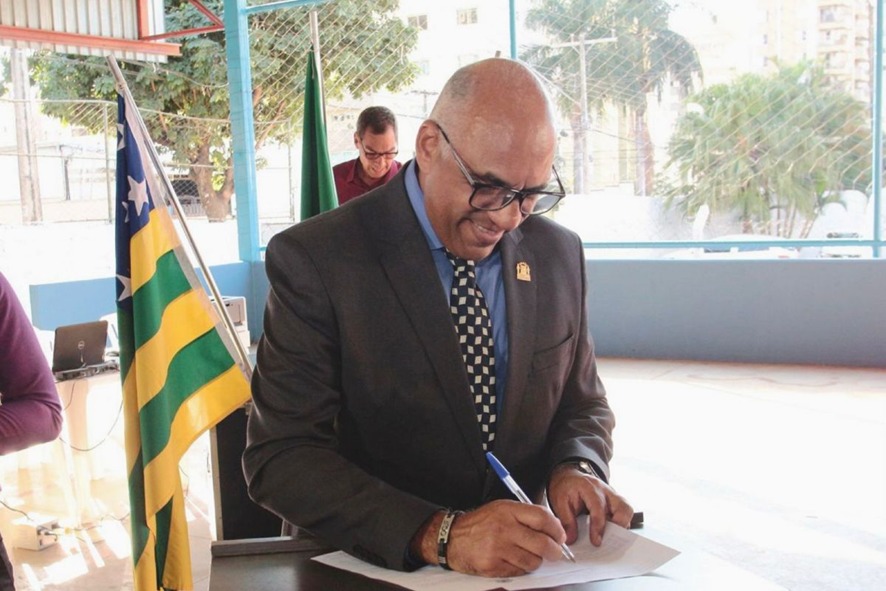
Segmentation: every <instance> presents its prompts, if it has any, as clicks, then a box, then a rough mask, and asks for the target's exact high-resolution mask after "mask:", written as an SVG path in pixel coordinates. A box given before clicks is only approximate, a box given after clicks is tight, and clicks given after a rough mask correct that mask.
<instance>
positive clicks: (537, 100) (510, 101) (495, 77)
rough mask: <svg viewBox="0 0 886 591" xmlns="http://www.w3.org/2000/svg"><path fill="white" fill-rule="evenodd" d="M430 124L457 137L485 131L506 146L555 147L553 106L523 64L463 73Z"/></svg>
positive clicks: (495, 63)
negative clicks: (519, 143) (551, 142)
mask: <svg viewBox="0 0 886 591" xmlns="http://www.w3.org/2000/svg"><path fill="white" fill-rule="evenodd" d="M430 118H431V119H433V120H434V121H437V122H438V123H440V124H441V125H443V126H444V128H445V129H446V130H447V132H449V133H450V134H451V135H456V136H462V135H463V134H465V133H468V132H469V131H471V130H473V131H483V132H484V134H483V135H485V136H488V137H495V138H498V140H499V143H501V144H505V143H512V142H515V141H523V140H528V141H532V145H534V146H540V145H543V144H548V143H549V142H547V141H545V140H546V139H547V138H546V137H545V136H550V137H553V134H554V127H553V114H552V109H551V105H550V101H549V100H548V97H547V94H546V93H545V90H544V88H543V87H542V86H541V84H540V83H539V80H538V78H537V77H536V76H535V74H533V73H532V71H531V70H529V69H528V68H527V67H526V66H525V65H523V64H522V63H520V62H517V61H514V60H509V59H502V58H490V59H486V60H482V61H479V62H475V63H473V64H470V65H467V66H465V67H463V68H461V69H459V70H457V71H456V72H455V74H453V75H452V77H451V78H450V79H449V80H448V81H447V82H446V85H445V86H444V87H443V90H442V92H441V93H440V97H439V98H438V100H437V103H436V104H435V105H434V109H433V111H431V117H430ZM517 132H521V133H517ZM483 139H486V138H484V137H476V136H475V137H474V138H473V140H477V141H479V140H483ZM512 145H513V144H512ZM523 147H528V146H527V145H526V144H524V145H523Z"/></svg>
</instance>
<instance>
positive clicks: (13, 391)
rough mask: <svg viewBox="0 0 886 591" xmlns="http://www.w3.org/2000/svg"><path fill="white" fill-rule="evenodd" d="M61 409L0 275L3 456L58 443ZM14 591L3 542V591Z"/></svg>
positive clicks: (0, 588)
mask: <svg viewBox="0 0 886 591" xmlns="http://www.w3.org/2000/svg"><path fill="white" fill-rule="evenodd" d="M61 428H62V407H61V403H60V402H59V398H58V390H56V387H55V379H54V378H53V376H52V371H51V370H50V369H49V364H48V363H47V361H46V357H45V356H44V355H43V350H42V349H41V347H40V343H39V341H38V340H37V335H36V334H35V333H34V328H33V327H32V326H31V321H30V319H29V318H28V315H27V314H26V313H25V309H24V308H23V307H22V304H21V302H20V301H19V299H18V297H17V296H16V295H15V292H14V291H13V290H12V286H11V285H9V282H8V281H7V280H6V277H5V276H4V275H3V274H2V273H0V454H3V455H5V454H8V453H12V452H16V451H19V450H22V449H25V448H27V447H31V446H32V445H37V444H38V443H46V442H47V441H52V440H53V439H55V438H56V437H58V435H59V432H60V431H61ZM14 589H15V579H14V577H13V572H12V564H11V562H10V561H9V556H8V555H7V553H6V548H5V547H4V545H3V540H2V538H0V591H8V590H14Z"/></svg>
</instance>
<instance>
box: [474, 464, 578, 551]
mask: <svg viewBox="0 0 886 591" xmlns="http://www.w3.org/2000/svg"><path fill="white" fill-rule="evenodd" d="M486 459H487V460H489V463H490V464H491V465H492V469H493V470H495V473H496V474H497V475H498V477H499V478H500V479H501V481H502V482H503V483H504V485H505V486H506V487H508V490H509V491H511V492H512V493H514V496H515V497H517V500H518V501H520V502H521V503H525V504H527V505H533V504H534V503H533V502H532V501H531V500H530V499H529V497H527V496H526V493H525V492H523V489H522V488H520V485H519V484H517V481H516V480H514V479H513V477H511V473H510V472H508V470H507V468H505V467H504V466H503V465H502V463H501V462H499V461H498V458H496V457H495V456H494V455H492V452H491V451H488V452H486ZM560 550H562V552H563V556H565V557H566V560H568V561H569V562H575V555H574V554H573V553H572V550H570V549H569V546H567V545H566V544H565V543H563V544H560Z"/></svg>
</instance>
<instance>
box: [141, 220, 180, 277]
mask: <svg viewBox="0 0 886 591" xmlns="http://www.w3.org/2000/svg"><path fill="white" fill-rule="evenodd" d="M150 218H151V219H150V221H149V222H148V223H147V225H145V227H144V228H142V229H141V230H139V231H138V232H136V233H135V234H133V236H132V240H131V241H130V255H129V256H130V265H131V268H132V284H131V285H132V287H131V290H132V293H135V292H136V291H138V289H139V288H140V287H141V286H142V285H144V284H145V283H147V282H148V281H150V280H151V277H153V276H154V273H155V272H156V270H157V259H159V258H160V257H161V256H163V255H164V254H165V253H167V252H169V251H170V250H172V249H173V248H176V247H177V246H179V245H180V244H181V243H180V242H179V241H178V234H177V233H176V231H175V228H174V227H173V225H172V218H170V217H169V213H167V211H166V210H165V209H161V208H156V209H152V210H151V213H150Z"/></svg>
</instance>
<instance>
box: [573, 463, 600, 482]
mask: <svg viewBox="0 0 886 591" xmlns="http://www.w3.org/2000/svg"><path fill="white" fill-rule="evenodd" d="M572 466H574V467H575V469H576V470H578V471H579V472H581V473H582V474H588V475H590V476H594V477H595V478H599V476H598V475H597V471H596V470H594V465H593V464H591V463H590V462H589V461H587V460H578V461H577V462H572Z"/></svg>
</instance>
